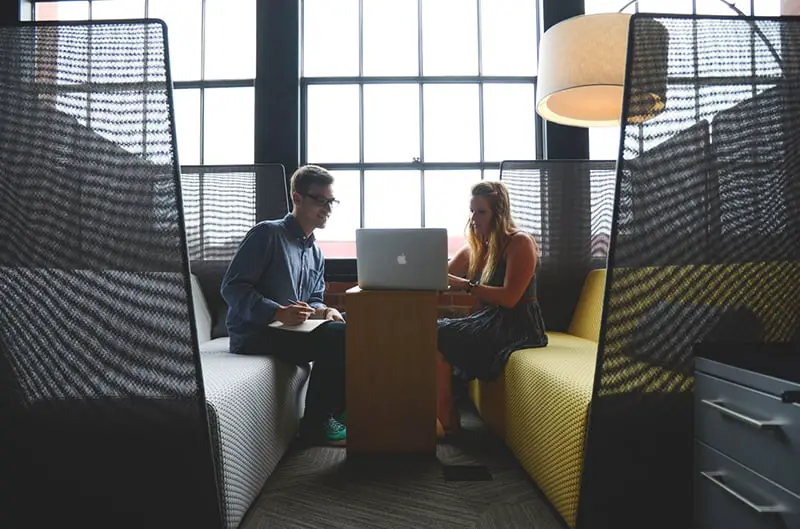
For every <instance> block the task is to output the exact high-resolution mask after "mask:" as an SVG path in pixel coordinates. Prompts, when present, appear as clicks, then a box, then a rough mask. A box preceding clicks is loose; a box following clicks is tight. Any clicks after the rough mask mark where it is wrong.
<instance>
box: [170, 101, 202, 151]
mask: <svg viewBox="0 0 800 529" xmlns="http://www.w3.org/2000/svg"><path fill="white" fill-rule="evenodd" d="M173 103H174V106H175V136H176V139H177V141H178V162H179V163H180V164H181V165H200V90H198V89H196V88H192V89H186V90H175V91H174V95H173Z"/></svg>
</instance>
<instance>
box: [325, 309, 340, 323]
mask: <svg viewBox="0 0 800 529" xmlns="http://www.w3.org/2000/svg"><path fill="white" fill-rule="evenodd" d="M325 319H326V320H328V321H344V318H343V317H342V313H341V312H339V311H338V310H336V309H334V308H333V307H328V308H327V309H325Z"/></svg>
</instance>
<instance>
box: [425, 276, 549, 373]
mask: <svg viewBox="0 0 800 529" xmlns="http://www.w3.org/2000/svg"><path fill="white" fill-rule="evenodd" d="M505 275H506V262H505V260H503V261H500V262H499V263H498V265H497V268H496V269H495V271H494V273H493V274H492V277H491V278H490V279H489V281H488V282H487V283H486V284H487V285H489V286H498V287H499V286H503V281H504V279H505ZM438 341H439V351H440V352H441V353H442V355H443V356H444V357H445V359H446V360H447V361H448V362H450V363H451V364H452V365H453V373H454V375H456V376H457V377H459V378H460V379H462V380H472V379H473V378H479V379H481V380H494V379H495V378H497V377H498V376H499V375H500V374H501V373H502V372H503V368H504V367H505V365H506V362H508V359H509V357H510V356H511V353H513V352H514V351H516V350H518V349H524V348H528V347H544V346H546V345H547V335H546V334H545V327H544V320H543V319H542V310H541V308H540V307H539V302H538V301H537V300H536V276H535V275H534V276H533V278H531V282H530V283H529V284H528V288H526V289H525V292H524V293H523V294H522V298H521V299H520V300H519V302H517V304H516V305H514V306H513V307H512V308H506V307H501V306H499V305H490V304H488V303H483V302H481V306H480V308H479V310H478V311H476V312H474V313H472V314H470V315H469V316H465V317H463V318H441V319H439V337H438Z"/></svg>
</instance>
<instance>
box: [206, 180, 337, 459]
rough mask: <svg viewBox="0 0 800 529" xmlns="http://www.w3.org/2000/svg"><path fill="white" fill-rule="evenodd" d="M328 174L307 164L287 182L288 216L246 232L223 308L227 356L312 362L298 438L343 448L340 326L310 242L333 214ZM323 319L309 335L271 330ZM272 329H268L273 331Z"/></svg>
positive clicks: (319, 254)
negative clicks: (228, 346)
mask: <svg viewBox="0 0 800 529" xmlns="http://www.w3.org/2000/svg"><path fill="white" fill-rule="evenodd" d="M332 186H333V176H331V174H330V173H329V172H328V171H327V170H326V169H323V168H322V167H319V166H316V165H306V166H303V167H300V168H299V169H297V171H295V172H294V174H293V175H292V178H291V192H292V203H293V206H294V207H293V209H292V212H291V213H289V214H288V215H286V216H285V217H284V218H282V219H280V220H273V221H263V222H259V223H258V224H256V226H254V227H253V228H252V229H251V230H250V231H249V232H248V233H247V235H245V237H244V240H243V241H242V243H241V244H240V245H239V248H238V250H237V251H236V255H234V257H233V260H232V261H231V263H230V265H229V266H228V270H227V272H226V273H225V277H224V278H223V280H222V287H221V292H222V297H223V298H224V299H225V301H226V302H227V304H228V315H227V318H226V324H227V327H228V335H229V336H230V343H231V352H234V353H240V354H266V355H273V356H275V357H277V358H280V359H281V360H284V361H286V362H289V363H291V364H294V365H298V366H305V367H308V366H309V363H310V362H313V363H314V367H313V369H312V370H311V377H310V380H309V384H308V392H307V394H306V406H305V414H304V416H303V420H302V422H301V427H300V434H301V436H302V437H303V438H304V439H306V440H308V441H309V442H312V443H319V442H323V443H326V444H338V445H341V444H344V442H345V440H346V437H347V427H346V426H345V424H344V407H345V387H344V376H345V324H344V318H343V316H342V314H340V313H339V311H337V310H336V309H335V308H332V307H327V306H325V303H324V301H323V295H324V293H325V273H324V272H325V259H324V257H323V256H322V251H321V250H320V249H319V247H318V246H317V245H316V244H314V240H315V239H314V230H315V229H317V228H324V227H325V224H326V223H327V222H328V217H330V214H331V211H332V209H333V208H334V207H335V206H336V204H338V201H337V200H336V199H335V198H334V197H333V187H332ZM308 319H321V320H327V321H326V322H325V323H324V324H322V325H319V326H318V327H316V328H315V329H314V330H313V331H311V332H291V331H288V330H285V329H280V328H279V327H276V326H275V325H276V322H279V323H278V324H279V325H282V326H294V325H299V324H301V323H303V322H305V321H306V320H308ZM270 324H273V325H272V326H270Z"/></svg>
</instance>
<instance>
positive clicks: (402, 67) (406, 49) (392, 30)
mask: <svg viewBox="0 0 800 529" xmlns="http://www.w3.org/2000/svg"><path fill="white" fill-rule="evenodd" d="M417 28H418V23H417V0H392V1H391V2H387V1H386V0H364V75H393V76H398V75H418V74H419V38H418V37H419V35H418V30H417Z"/></svg>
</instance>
